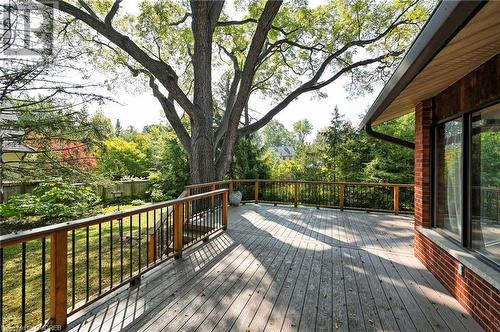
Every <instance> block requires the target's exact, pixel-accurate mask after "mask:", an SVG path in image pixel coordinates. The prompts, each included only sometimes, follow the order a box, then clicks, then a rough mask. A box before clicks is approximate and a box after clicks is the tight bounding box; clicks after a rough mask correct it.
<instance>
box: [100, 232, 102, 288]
mask: <svg viewBox="0 0 500 332" xmlns="http://www.w3.org/2000/svg"><path fill="white" fill-rule="evenodd" d="M101 234H102V226H101V224H99V294H101V293H102V237H101V236H102V235H101Z"/></svg>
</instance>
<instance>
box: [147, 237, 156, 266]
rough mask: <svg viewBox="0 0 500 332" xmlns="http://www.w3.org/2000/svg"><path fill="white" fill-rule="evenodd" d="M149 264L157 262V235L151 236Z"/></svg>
mask: <svg viewBox="0 0 500 332" xmlns="http://www.w3.org/2000/svg"><path fill="white" fill-rule="evenodd" d="M148 236H149V248H148V250H149V263H150V264H151V263H154V262H155V261H156V234H155V233H153V234H149V235H148Z"/></svg>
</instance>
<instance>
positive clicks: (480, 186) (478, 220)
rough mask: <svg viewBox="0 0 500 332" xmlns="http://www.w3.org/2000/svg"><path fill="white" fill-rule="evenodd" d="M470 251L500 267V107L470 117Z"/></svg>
mask: <svg viewBox="0 0 500 332" xmlns="http://www.w3.org/2000/svg"><path fill="white" fill-rule="evenodd" d="M470 142H471V143H470V150H471V157H470V169H471V171H470V174H471V179H470V183H471V205H470V206H471V219H472V220H471V232H472V233H471V247H472V248H473V249H475V250H477V251H478V252H480V253H481V254H483V255H485V256H486V257H488V258H490V259H491V260H493V261H495V262H496V263H497V264H500V220H499V219H500V205H499V198H500V106H498V107H496V108H493V109H486V110H484V111H481V112H476V113H473V114H472V117H471V141H470Z"/></svg>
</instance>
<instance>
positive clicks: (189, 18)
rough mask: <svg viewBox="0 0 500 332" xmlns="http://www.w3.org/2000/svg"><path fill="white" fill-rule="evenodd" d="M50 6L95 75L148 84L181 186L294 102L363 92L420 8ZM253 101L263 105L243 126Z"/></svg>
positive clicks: (400, 44)
mask: <svg viewBox="0 0 500 332" xmlns="http://www.w3.org/2000/svg"><path fill="white" fill-rule="evenodd" d="M39 1H40V2H42V3H46V2H44V1H41V0H39ZM51 3H53V5H54V7H55V8H58V9H59V10H60V11H61V12H64V13H66V14H67V16H66V17H65V18H64V20H65V22H61V26H62V27H63V30H64V33H62V34H61V35H62V36H66V37H68V38H69V39H70V40H72V41H74V39H75V38H78V40H79V41H81V42H82V44H83V45H87V46H90V48H92V50H93V56H94V59H95V60H97V61H95V62H96V63H98V64H100V65H101V67H102V68H106V69H107V70H108V71H111V72H113V71H115V72H118V71H119V70H118V69H117V68H118V67H117V66H121V68H126V69H127V70H128V71H130V74H131V75H133V76H134V77H136V78H137V79H136V82H139V83H140V84H144V85H145V86H148V87H149V88H150V91H151V93H152V94H153V95H154V96H155V97H156V98H157V99H158V101H159V103H160V105H161V106H162V109H163V111H164V113H165V116H166V118H167V119H168V121H169V123H170V125H171V126H172V127H173V129H174V131H175V133H176V135H177V137H178V138H179V140H180V142H181V143H182V145H183V147H184V149H185V150H186V152H187V155H188V158H189V166H190V177H191V181H192V182H203V181H211V180H214V179H217V178H219V179H220V178H222V177H223V176H224V175H225V174H226V172H227V170H228V168H229V166H230V163H231V160H232V155H233V151H234V148H235V146H236V143H237V141H238V140H239V138H240V137H243V136H247V135H248V134H251V133H254V132H255V131H257V130H259V129H260V128H263V127H264V126H265V125H266V124H268V123H269V121H270V120H271V119H272V118H273V117H274V116H275V115H276V114H278V113H279V112H281V111H282V110H283V109H285V108H286V107H287V106H288V105H289V104H290V103H291V102H293V100H295V99H296V98H297V97H299V96H301V95H303V94H305V93H308V92H315V93H317V94H318V95H319V96H321V89H322V88H323V87H325V86H327V85H328V84H331V83H332V82H334V81H336V80H337V79H339V78H340V77H342V76H348V77H350V79H351V83H350V84H349V86H348V89H349V90H350V91H351V94H352V95H356V94H360V93H363V92H366V91H370V90H371V89H372V87H373V84H375V83H377V82H380V81H381V80H384V79H385V78H386V77H388V75H389V74H390V73H391V72H392V70H393V68H394V66H395V64H397V63H398V61H399V59H400V58H401V56H402V54H403V53H404V50H405V49H406V47H407V46H408V45H409V43H410V42H411V40H412V38H413V36H414V35H415V34H416V33H417V32H418V31H419V27H420V25H421V23H423V22H424V20H425V19H426V18H427V16H428V12H429V8H428V6H427V4H426V3H422V2H420V1H418V0H398V1H377V2H373V1H368V0H357V1H342V0H332V1H327V2H325V3H324V4H322V5H320V6H317V7H315V8H311V7H309V6H308V4H307V2H305V1H289V2H286V3H284V2H282V1H267V2H266V1H251V2H245V1H238V2H235V3H233V6H231V5H229V4H226V3H225V2H224V1H191V2H187V1H182V2H177V1H169V0H157V1H152V0H143V1H141V2H140V3H139V6H138V7H139V9H138V12H135V13H130V12H125V11H124V10H122V9H121V8H120V5H121V3H122V1H121V0H115V1H110V0H92V1H91V0H88V1H85V0H78V1H76V0H75V1H62V0H54V1H52V2H51ZM81 23H83V24H81ZM121 75H123V73H121ZM253 98H267V99H269V100H271V101H272V103H271V104H270V105H269V107H268V108H267V109H262V110H259V113H260V114H262V115H261V116H258V117H255V118H254V119H253V120H252V121H250V119H249V118H250V117H249V116H248V113H246V112H247V111H248V109H249V107H248V105H249V103H250V102H251V100H252V99H253ZM181 113H185V114H187V115H188V117H189V123H185V122H184V123H183V122H182V121H181V116H180V114H181ZM244 115H245V116H244ZM242 117H244V118H245V119H244V120H243V121H242Z"/></svg>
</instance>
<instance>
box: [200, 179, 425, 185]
mask: <svg viewBox="0 0 500 332" xmlns="http://www.w3.org/2000/svg"><path fill="white" fill-rule="evenodd" d="M225 182H241V183H244V182H282V183H310V184H344V185H363V186H371V187H414V186H415V185H414V184H413V183H378V182H340V181H335V182H334V181H304V180H275V179H237V180H226V181H225ZM199 186H205V185H204V184H201V185H199Z"/></svg>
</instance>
